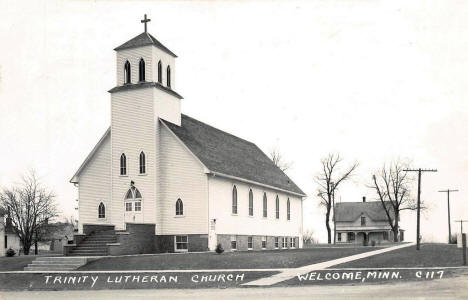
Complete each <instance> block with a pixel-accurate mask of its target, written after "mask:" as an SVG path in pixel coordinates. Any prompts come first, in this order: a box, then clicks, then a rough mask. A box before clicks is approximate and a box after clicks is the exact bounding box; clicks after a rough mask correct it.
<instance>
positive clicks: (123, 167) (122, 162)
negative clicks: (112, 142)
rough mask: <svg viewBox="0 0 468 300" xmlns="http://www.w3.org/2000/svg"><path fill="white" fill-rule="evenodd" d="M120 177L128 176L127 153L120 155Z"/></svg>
mask: <svg viewBox="0 0 468 300" xmlns="http://www.w3.org/2000/svg"><path fill="white" fill-rule="evenodd" d="M120 175H127V157H126V156H125V153H122V155H120Z"/></svg>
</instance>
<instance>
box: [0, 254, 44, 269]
mask: <svg viewBox="0 0 468 300" xmlns="http://www.w3.org/2000/svg"><path fill="white" fill-rule="evenodd" d="M36 257H37V256H34V255H22V256H13V257H6V256H4V257H0V271H23V270H24V267H26V266H27V265H28V264H30V263H31V262H32V261H33V260H35V259H36Z"/></svg>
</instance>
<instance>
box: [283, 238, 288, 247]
mask: <svg viewBox="0 0 468 300" xmlns="http://www.w3.org/2000/svg"><path fill="white" fill-rule="evenodd" d="M287 247H288V238H286V237H283V249H286V248H287Z"/></svg>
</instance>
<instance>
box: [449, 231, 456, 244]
mask: <svg viewBox="0 0 468 300" xmlns="http://www.w3.org/2000/svg"><path fill="white" fill-rule="evenodd" d="M456 243H457V234H456V233H453V234H452V235H451V236H450V244H456Z"/></svg>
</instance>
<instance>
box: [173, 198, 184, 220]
mask: <svg viewBox="0 0 468 300" xmlns="http://www.w3.org/2000/svg"><path fill="white" fill-rule="evenodd" d="M175 214H176V216H183V215H184V203H183V202H182V200H180V198H179V199H177V201H176V205H175Z"/></svg>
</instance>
